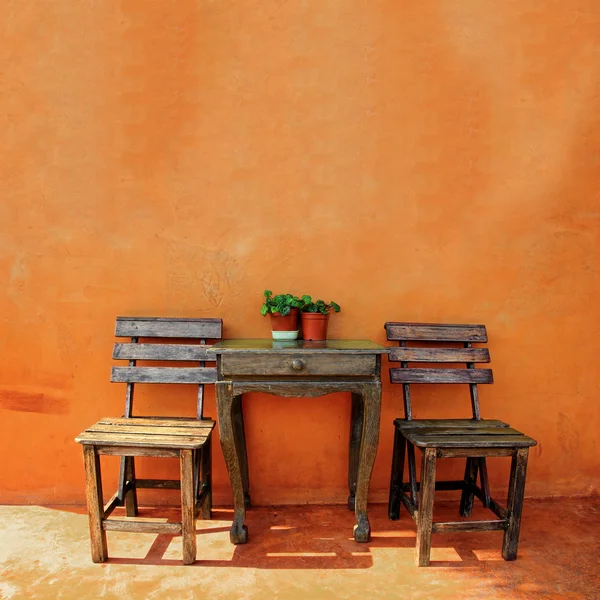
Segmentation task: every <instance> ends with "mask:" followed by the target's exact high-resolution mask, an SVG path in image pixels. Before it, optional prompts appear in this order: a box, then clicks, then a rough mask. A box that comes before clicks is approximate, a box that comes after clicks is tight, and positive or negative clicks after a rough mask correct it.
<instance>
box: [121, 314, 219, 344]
mask: <svg viewBox="0 0 600 600" xmlns="http://www.w3.org/2000/svg"><path fill="white" fill-rule="evenodd" d="M222 331H223V321H222V320H221V319H183V318H181V319H179V318H158V317H157V318H154V317H117V324H116V327H115V335H116V336H117V337H164V338H198V339H220V338H221V335H222Z"/></svg>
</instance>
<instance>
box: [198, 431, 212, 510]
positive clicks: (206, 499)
mask: <svg viewBox="0 0 600 600" xmlns="http://www.w3.org/2000/svg"><path fill="white" fill-rule="evenodd" d="M200 467H201V472H202V478H201V482H202V483H201V486H200V494H199V496H198V502H200V503H201V506H202V518H203V519H205V520H210V519H211V518H212V444H211V440H208V442H207V443H206V445H205V446H204V448H202V450H201V456H200Z"/></svg>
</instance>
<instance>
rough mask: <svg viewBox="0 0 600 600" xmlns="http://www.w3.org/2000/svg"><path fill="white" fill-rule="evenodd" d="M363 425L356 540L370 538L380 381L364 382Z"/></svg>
mask: <svg viewBox="0 0 600 600" xmlns="http://www.w3.org/2000/svg"><path fill="white" fill-rule="evenodd" d="M362 400H363V427H362V440H361V444H360V455H359V462H358V476H357V482H356V509H355V513H356V525H355V527H354V539H355V540H356V541H357V542H368V541H369V540H370V539H371V526H370V524H369V517H368V515H367V497H368V494H369V482H370V480H371V473H372V471H373V464H374V463H375V456H376V454H377V442H378V441H379V418H380V416H381V382H380V381H373V382H369V383H365V384H364V388H363V393H362Z"/></svg>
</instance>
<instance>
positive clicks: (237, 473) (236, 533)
mask: <svg viewBox="0 0 600 600" xmlns="http://www.w3.org/2000/svg"><path fill="white" fill-rule="evenodd" d="M216 397H217V413H218V418H219V436H220V439H221V448H222V449H223V456H224V457H225V464H226V465H227V471H228V472H229V480H230V481H231V487H232V489H233V524H232V526H231V532H230V534H229V539H230V540H231V543H232V544H245V543H246V542H247V541H248V528H247V527H246V526H245V525H244V520H245V518H246V507H245V504H244V483H243V478H242V470H241V462H242V461H241V460H240V456H239V454H238V447H237V445H236V442H235V435H234V424H233V420H234V414H233V408H234V406H233V405H234V399H235V397H234V394H233V385H232V383H231V382H226V381H218V382H217V383H216Z"/></svg>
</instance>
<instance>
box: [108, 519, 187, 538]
mask: <svg viewBox="0 0 600 600" xmlns="http://www.w3.org/2000/svg"><path fill="white" fill-rule="evenodd" d="M102 529H104V530H106V531H130V532H138V533H171V534H174V535H177V534H179V533H181V523H160V522H158V521H138V520H135V521H134V520H133V519H131V520H128V519H108V520H107V521H102Z"/></svg>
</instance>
